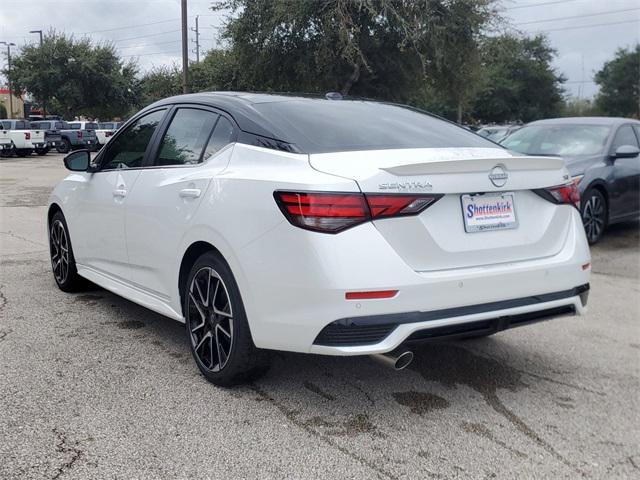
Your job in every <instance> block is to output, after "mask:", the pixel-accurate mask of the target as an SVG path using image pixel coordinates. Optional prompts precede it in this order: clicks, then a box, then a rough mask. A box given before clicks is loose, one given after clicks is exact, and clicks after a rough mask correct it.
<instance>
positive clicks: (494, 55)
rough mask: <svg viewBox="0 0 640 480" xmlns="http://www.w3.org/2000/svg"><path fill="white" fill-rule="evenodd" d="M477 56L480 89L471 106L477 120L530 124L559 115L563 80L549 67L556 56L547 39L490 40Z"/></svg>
mask: <svg viewBox="0 0 640 480" xmlns="http://www.w3.org/2000/svg"><path fill="white" fill-rule="evenodd" d="M480 52H481V62H482V70H481V71H482V75H480V76H479V77H478V78H479V80H480V81H481V85H480V86H479V90H478V95H477V96H476V98H475V102H474V106H473V116H474V117H475V118H476V119H478V120H481V121H483V122H509V121H523V122H530V121H532V120H536V119H539V118H545V117H552V116H556V115H558V114H559V113H560V110H561V108H562V106H563V97H562V95H563V89H562V83H563V82H564V81H565V79H564V77H563V76H562V75H558V74H557V73H556V72H555V71H554V69H553V67H552V66H551V62H552V60H553V57H554V56H555V54H556V52H555V50H554V49H553V48H551V47H550V46H549V44H548V41H547V39H546V37H544V36H542V35H537V36H535V37H531V38H529V37H521V36H517V35H511V34H508V35H501V36H497V37H489V38H486V39H485V40H484V41H483V42H482V45H481V47H480Z"/></svg>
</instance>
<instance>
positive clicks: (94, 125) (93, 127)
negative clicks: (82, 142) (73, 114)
mask: <svg viewBox="0 0 640 480" xmlns="http://www.w3.org/2000/svg"><path fill="white" fill-rule="evenodd" d="M84 129H85V130H97V129H98V124H97V123H85V124H84Z"/></svg>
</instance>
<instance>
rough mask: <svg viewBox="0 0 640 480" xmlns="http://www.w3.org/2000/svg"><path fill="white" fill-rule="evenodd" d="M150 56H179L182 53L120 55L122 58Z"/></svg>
mask: <svg viewBox="0 0 640 480" xmlns="http://www.w3.org/2000/svg"><path fill="white" fill-rule="evenodd" d="M148 55H168V56H178V55H180V52H153V53H134V54H131V55H120V56H121V57H146V56H148Z"/></svg>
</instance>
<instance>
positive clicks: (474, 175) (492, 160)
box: [310, 148, 573, 271]
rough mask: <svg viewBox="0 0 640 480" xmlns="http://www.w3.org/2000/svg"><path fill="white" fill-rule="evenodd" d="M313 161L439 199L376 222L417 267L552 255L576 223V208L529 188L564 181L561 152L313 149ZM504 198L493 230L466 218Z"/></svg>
mask: <svg viewBox="0 0 640 480" xmlns="http://www.w3.org/2000/svg"><path fill="white" fill-rule="evenodd" d="M310 162H311V165H312V166H313V168H315V169H316V170H319V171H322V172H326V173H331V174H334V175H339V176H341V177H346V178H352V179H354V180H355V181H356V182H357V183H358V185H359V186H360V189H361V190H362V191H363V192H364V193H374V194H388V195H401V194H417V195H432V196H436V197H438V199H437V201H435V203H432V204H431V206H429V207H428V208H427V209H426V210H424V211H423V212H422V213H421V214H419V215H417V216H405V217H398V218H389V219H383V220H376V221H375V222H374V225H375V226H376V228H377V229H378V230H379V231H380V233H381V234H382V235H383V236H384V237H385V239H386V240H387V241H388V242H389V244H390V245H391V246H392V247H393V248H394V249H395V250H396V252H397V253H398V255H399V256H400V257H402V258H403V259H404V260H405V262H406V263H407V264H408V265H409V266H410V267H411V268H413V269H414V270H416V271H431V270H442V269H449V268H464V267H474V266H481V265H487V264H495V263H502V262H514V261H522V260H531V259H536V258H543V257H547V256H551V255H555V254H557V253H558V252H559V251H560V250H561V248H562V246H563V244H564V242H565V241H566V238H567V235H568V232H569V229H570V226H571V222H570V219H571V214H572V212H571V209H572V208H573V207H570V206H566V207H562V208H558V206H557V205H555V204H553V203H551V202H549V201H547V200H545V199H543V198H542V197H540V196H539V195H537V194H536V193H534V192H533V191H532V190H533V189H538V188H542V187H550V186H554V185H561V184H564V183H567V181H568V179H569V176H568V172H567V171H566V169H565V167H564V162H563V161H562V160H561V159H559V158H549V157H526V156H514V155H512V154H510V153H509V152H508V151H506V150H504V149H502V148H424V149H403V150H375V151H359V152H340V153H326V154H325V153H322V154H312V155H310ZM505 204H508V205H509V208H510V209H511V211H509V214H508V215H507V216H505V217H504V219H502V220H500V221H499V222H498V223H504V225H501V226H499V228H497V229H495V230H487V229H483V228H478V223H477V216H475V217H474V216H473V215H472V216H469V215H470V213H469V212H471V211H474V209H475V211H482V209H483V208H484V209H487V208H494V206H495V205H497V206H501V205H505ZM507 217H508V218H507ZM496 218H497V217H496Z"/></svg>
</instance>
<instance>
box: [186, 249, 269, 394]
mask: <svg viewBox="0 0 640 480" xmlns="http://www.w3.org/2000/svg"><path fill="white" fill-rule="evenodd" d="M183 301H184V306H183V310H184V314H185V323H186V334H187V337H188V341H189V345H190V347H191V354H192V356H193V359H194V360H195V362H196V364H197V365H198V368H199V369H200V371H201V372H202V374H203V375H204V376H205V377H206V378H207V380H209V381H210V382H212V383H214V384H216V385H219V386H225V387H226V386H231V385H235V384H238V383H242V382H245V381H248V380H251V379H254V378H256V377H258V376H260V375H261V374H263V373H264V372H265V371H266V369H267V358H266V353H265V352H264V351H262V350H259V349H257V348H256V347H255V346H254V344H253V340H252V339H251V332H250V331H249V325H248V322H247V319H246V314H245V312H244V306H243V304H242V299H241V297H240V291H239V290H238V286H237V285H236V282H235V279H234V278H233V274H232V273H231V269H230V268H229V266H228V265H227V263H226V262H225V261H224V260H223V259H222V258H221V257H220V256H219V255H217V254H215V253H213V252H207V253H205V254H203V255H201V256H200V257H199V258H198V260H196V262H195V264H194V265H193V267H192V269H191V273H190V274H189V277H188V279H187V282H186V285H185V288H184V292H183Z"/></svg>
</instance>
